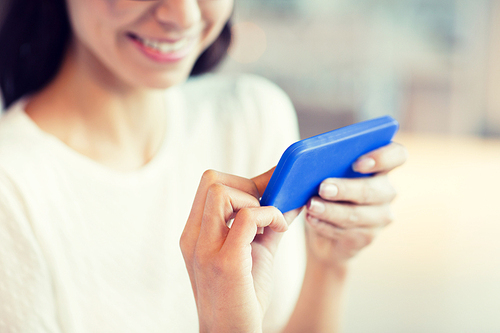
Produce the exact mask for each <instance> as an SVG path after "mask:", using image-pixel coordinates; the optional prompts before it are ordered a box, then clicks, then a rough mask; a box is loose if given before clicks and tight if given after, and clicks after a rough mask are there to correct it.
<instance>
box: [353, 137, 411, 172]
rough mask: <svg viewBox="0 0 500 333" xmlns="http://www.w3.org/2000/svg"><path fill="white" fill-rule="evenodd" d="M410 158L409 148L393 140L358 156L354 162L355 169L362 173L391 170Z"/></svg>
mask: <svg viewBox="0 0 500 333" xmlns="http://www.w3.org/2000/svg"><path fill="white" fill-rule="evenodd" d="M407 159H408V150H407V149H406V148H405V147H404V146H403V145H401V144H399V143H396V142H391V143H390V144H388V145H387V146H384V147H381V148H379V149H375V150H373V151H371V152H369V153H368V154H365V155H363V156H361V157H360V158H358V159H357V160H356V162H354V163H353V165H352V168H353V170H354V171H357V172H360V173H379V172H389V171H391V170H392V169H394V168H397V167H398V166H401V165H402V164H403V163H405V162H406V160H407Z"/></svg>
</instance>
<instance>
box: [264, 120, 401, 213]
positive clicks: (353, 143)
mask: <svg viewBox="0 0 500 333" xmlns="http://www.w3.org/2000/svg"><path fill="white" fill-rule="evenodd" d="M398 128H399V124H398V122H397V121H396V120H395V119H394V118H392V117H390V116H384V117H380V118H375V119H371V120H367V121H363V122H360V123H357V124H353V125H349V126H346V127H342V128H339V129H336V130H333V131H330V132H326V133H323V134H319V135H316V136H313V137H310V138H308V139H304V140H301V141H298V142H295V143H294V144H292V145H291V146H290V147H288V148H287V149H286V150H285V152H284V153H283V155H282V156H281V158H280V160H279V162H278V165H277V166H276V169H275V170H274V173H273V175H272V177H271V179H270V180H269V183H268V185H267V187H266V190H265V191H264V194H263V195H262V198H261V200H260V204H261V205H262V206H275V207H277V208H278V209H279V210H280V211H281V212H282V213H286V212H288V211H290V210H293V209H295V208H299V207H302V206H304V205H305V204H306V203H307V201H308V200H309V199H310V198H311V197H313V196H316V195H318V189H319V185H320V184H321V182H322V181H323V180H325V179H326V178H332V177H335V178H354V177H366V176H368V175H365V174H361V173H358V172H355V171H354V170H353V169H352V164H353V163H354V162H355V161H356V160H357V159H358V158H359V157H361V156H362V155H364V154H366V153H368V152H370V151H372V150H375V149H377V148H380V147H383V146H386V145H388V144H389V143H390V142H391V140H392V138H393V137H394V135H395V134H396V132H397V130H398Z"/></svg>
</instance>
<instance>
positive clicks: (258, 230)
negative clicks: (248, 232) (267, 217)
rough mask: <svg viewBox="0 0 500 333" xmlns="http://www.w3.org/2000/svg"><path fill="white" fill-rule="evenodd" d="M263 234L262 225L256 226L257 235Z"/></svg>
mask: <svg viewBox="0 0 500 333" xmlns="http://www.w3.org/2000/svg"><path fill="white" fill-rule="evenodd" d="M262 234H264V227H258V228H257V235H262Z"/></svg>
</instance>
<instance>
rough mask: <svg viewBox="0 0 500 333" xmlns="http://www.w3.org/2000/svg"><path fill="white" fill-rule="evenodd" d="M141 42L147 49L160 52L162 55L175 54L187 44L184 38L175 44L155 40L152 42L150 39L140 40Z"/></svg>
mask: <svg viewBox="0 0 500 333" xmlns="http://www.w3.org/2000/svg"><path fill="white" fill-rule="evenodd" d="M139 40H140V42H141V43H142V44H144V45H145V46H147V47H150V48H153V49H155V50H157V51H160V52H162V53H169V52H175V51H178V50H180V49H182V48H183V47H184V46H185V45H186V44H187V39H186V38H183V39H181V40H180V41H178V42H175V43H168V42H163V43H162V42H158V41H155V40H150V39H142V38H139Z"/></svg>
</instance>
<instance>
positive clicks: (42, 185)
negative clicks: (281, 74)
mask: <svg viewBox="0 0 500 333" xmlns="http://www.w3.org/2000/svg"><path fill="white" fill-rule="evenodd" d="M232 9H233V1H232V0H163V1H161V0H153V1H131V0H65V1H63V0H52V1H43V2H40V1H36V0H23V1H21V0H16V1H12V2H11V3H10V4H9V8H8V12H7V15H6V18H5V23H4V25H3V27H2V31H1V33H0V45H2V47H1V49H2V51H0V63H1V65H0V66H1V67H0V76H1V77H0V79H1V81H0V82H1V89H2V93H3V96H4V104H5V106H6V107H7V108H8V110H7V111H6V114H5V115H4V116H2V119H1V121H0V262H1V265H0V299H1V300H2V302H0V331H2V332H4V331H5V332H124V331H126V332H136V331H137V332H160V331H161V332H165V331H175V332H188V331H195V330H197V329H199V330H200V331H203V332H255V331H263V330H264V331H267V330H285V331H287V332H288V331H290V332H292V331H297V332H315V331H318V332H319V331H323V332H332V331H336V330H337V329H338V326H339V308H340V301H341V292H342V289H343V284H344V281H345V276H346V272H347V261H348V259H349V258H350V257H352V256H354V255H355V254H356V253H357V252H358V251H359V250H360V249H362V248H363V247H365V246H366V245H367V244H368V243H370V241H371V240H372V239H373V237H374V234H375V231H376V230H377V229H380V228H381V227H383V226H384V225H386V224H388V223H389V222H390V220H391V215H390V209H389V203H390V201H391V200H392V199H393V198H394V190H393V189H392V187H391V185H390V184H389V182H388V180H387V177H386V174H387V173H388V172H389V171H390V170H392V169H393V168H395V167H397V166H399V165H401V164H402V163H403V162H404V160H405V158H406V153H405V150H404V148H402V147H401V146H400V145H397V144H391V145H389V146H387V147H384V148H382V149H379V150H377V151H374V152H371V153H369V154H367V155H366V156H364V157H362V158H360V159H359V160H358V161H357V162H356V163H355V164H354V165H353V167H354V168H355V169H356V170H357V171H359V172H363V173H375V175H374V176H372V177H368V178H364V179H350V180H349V179H327V180H325V181H324V182H323V184H322V186H321V190H320V197H317V198H313V199H312V200H311V201H310V202H309V203H308V205H307V207H306V208H305V216H306V221H307V222H306V224H305V231H306V250H307V252H306V253H307V255H306V256H305V257H306V259H307V264H305V272H303V274H304V278H303V283H302V287H301V289H300V295H299V288H297V287H296V286H295V285H294V283H293V281H300V280H301V278H302V276H301V275H300V267H301V265H300V261H301V260H300V258H301V257H300V251H299V250H300V243H299V241H300V240H299V239H298V238H297V236H296V235H295V236H294V233H295V234H300V225H294V226H292V227H290V231H288V232H286V233H285V234H286V236H284V237H283V242H282V243H283V244H281V246H280V251H281V254H276V251H277V249H278V245H279V242H280V239H281V236H282V234H283V232H284V231H285V230H287V229H288V225H289V224H290V223H291V221H292V220H293V219H294V217H295V216H296V215H297V213H298V212H297V211H295V212H291V213H287V214H285V216H283V215H282V214H281V213H279V211H277V210H276V209H274V208H270V207H259V203H258V200H257V198H258V197H259V196H260V194H261V193H262V191H263V189H264V188H265V186H266V184H267V181H268V179H269V177H270V174H271V172H265V173H263V174H261V175H260V176H257V177H255V178H252V179H249V178H244V177H243V176H245V177H248V176H251V175H257V174H259V173H262V172H263V171H264V170H267V169H268V168H269V167H270V166H272V163H275V162H276V161H277V158H278V157H279V155H280V154H281V152H282V151H283V150H284V148H285V147H286V146H287V145H288V144H289V143H291V142H292V141H294V140H296V139H297V130H296V123H295V118H294V114H293V108H292V106H291V104H290V102H289V100H288V98H287V97H286V96H285V95H284V94H283V93H282V92H281V91H280V90H279V89H278V88H277V87H276V86H274V85H273V84H271V83H269V82H267V81H265V80H263V79H260V78H257V77H253V76H240V77H223V76H216V75H205V76H200V77H198V78H192V79H190V80H188V82H186V83H184V81H185V80H186V79H187V78H188V76H190V74H193V75H194V74H201V73H204V72H207V71H209V70H210V69H212V68H213V67H215V65H216V64H217V63H218V61H219V60H220V59H221V57H222V55H223V54H224V53H225V50H226V49H227V46H228V42H229V37H230V36H229V19H230V16H231V13H232ZM206 169H215V170H220V171H223V172H217V171H206V172H204V173H203V171H204V170H206ZM202 174H203V176H202V178H201V181H200V182H199V185H198V180H199V177H200V176H201V175H202ZM236 174H237V175H238V176H236ZM196 187H198V190H196ZM193 197H194V202H193V201H192V199H193ZM191 202H193V203H192V206H190V204H191ZM186 219H187V223H184V221H186ZM232 219H234V221H233V222H232V226H231V228H228V227H227V223H229V221H230V220H232ZM262 228H265V229H262ZM292 229H293V230H292ZM181 234H182V236H181ZM179 240H180V247H179ZM297 249H299V250H297ZM181 252H182V254H181ZM276 256H281V257H280V258H281V259H279V258H278V259H276V263H274V261H275V257H276ZM182 257H183V259H184V260H182ZM273 265H275V266H276V268H275V269H274V272H273ZM294 266H295V267H294ZM186 267H187V270H186ZM290 281H291V282H290ZM273 289H274V294H272V290H273ZM193 292H194V297H193ZM290 303H292V304H291V306H290ZM293 303H296V304H295V305H294V304H293ZM292 310H293V311H292Z"/></svg>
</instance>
